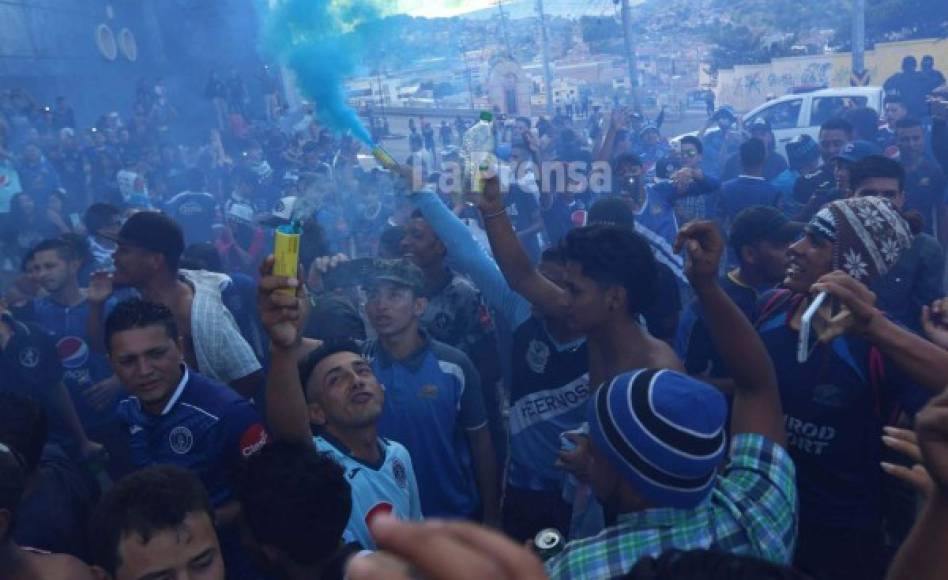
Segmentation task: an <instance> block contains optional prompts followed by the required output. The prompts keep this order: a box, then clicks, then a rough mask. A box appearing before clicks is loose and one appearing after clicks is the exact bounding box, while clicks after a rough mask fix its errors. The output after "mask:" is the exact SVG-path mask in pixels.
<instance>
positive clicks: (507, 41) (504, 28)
mask: <svg viewBox="0 0 948 580" xmlns="http://www.w3.org/2000/svg"><path fill="white" fill-rule="evenodd" d="M497 10H498V11H500V30H501V32H503V34H504V46H506V47H507V58H509V59H510V60H513V51H512V50H510V36H508V35H507V16H506V15H505V14H504V0H497Z"/></svg>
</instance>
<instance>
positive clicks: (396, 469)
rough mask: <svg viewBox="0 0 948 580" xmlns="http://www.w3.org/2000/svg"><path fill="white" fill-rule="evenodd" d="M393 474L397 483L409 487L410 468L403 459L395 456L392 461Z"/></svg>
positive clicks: (403, 487) (399, 485) (405, 487)
mask: <svg viewBox="0 0 948 580" xmlns="http://www.w3.org/2000/svg"><path fill="white" fill-rule="evenodd" d="M392 476H394V477H395V483H397V484H398V487H400V488H402V489H408V470H407V469H405V464H404V463H402V460H401V459H398V458H397V457H396V458H395V461H393V462H392Z"/></svg>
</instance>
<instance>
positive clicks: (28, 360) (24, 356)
mask: <svg viewBox="0 0 948 580" xmlns="http://www.w3.org/2000/svg"><path fill="white" fill-rule="evenodd" d="M19 360H20V366H23V367H26V368H28V369H35V368H36V366H37V365H38V364H39V362H40V355H39V351H38V350H36V349H35V348H33V347H27V348H24V349H23V350H21V351H20V356H19Z"/></svg>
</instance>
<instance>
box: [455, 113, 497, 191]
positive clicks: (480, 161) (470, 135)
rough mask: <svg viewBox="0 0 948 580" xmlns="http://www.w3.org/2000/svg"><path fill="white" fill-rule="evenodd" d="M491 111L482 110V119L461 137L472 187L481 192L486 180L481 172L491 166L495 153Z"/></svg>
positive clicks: (463, 156)
mask: <svg viewBox="0 0 948 580" xmlns="http://www.w3.org/2000/svg"><path fill="white" fill-rule="evenodd" d="M493 119H494V116H493V115H492V114H491V113H490V111H482V112H481V118H480V120H479V121H478V122H477V123H475V124H474V126H473V127H471V128H470V129H468V130H467V131H465V132H464V137H463V138H462V139H461V158H462V159H463V160H464V162H465V165H466V166H467V172H468V175H470V176H471V180H472V183H471V185H472V188H473V189H474V191H476V192H478V193H480V192H481V191H483V189H484V180H483V179H482V178H481V176H480V174H481V172H482V171H484V170H486V169H487V168H489V167H490V165H491V163H492V161H493V154H494V131H493V128H492V127H491V121H493Z"/></svg>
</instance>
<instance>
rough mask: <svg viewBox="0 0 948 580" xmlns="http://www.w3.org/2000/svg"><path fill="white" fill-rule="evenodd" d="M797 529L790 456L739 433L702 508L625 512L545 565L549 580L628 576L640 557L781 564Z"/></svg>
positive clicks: (790, 554) (767, 442)
mask: <svg viewBox="0 0 948 580" xmlns="http://www.w3.org/2000/svg"><path fill="white" fill-rule="evenodd" d="M796 531H797V489H796V481H795V475H794V467H793V462H792V461H791V459H790V456H789V455H787V453H786V451H784V450H783V449H782V448H781V447H780V446H779V445H777V444H775V443H774V442H772V441H770V440H768V439H766V438H764V437H763V436H761V435H756V434H741V435H738V436H737V437H735V438H734V441H733V442H732V444H731V454H730V461H729V463H728V465H727V467H726V468H725V469H724V472H723V473H722V474H720V475H719V476H718V478H717V483H716V484H715V486H714V489H713V490H712V491H711V495H710V497H709V498H708V499H707V500H706V501H704V502H703V503H702V504H701V505H699V506H698V507H696V508H694V509H690V510H683V509H675V508H657V509H649V510H645V511H642V512H636V513H629V514H623V515H621V516H619V521H618V523H617V524H616V525H615V526H613V527H611V528H607V529H605V530H603V531H602V532H601V533H600V534H599V535H597V536H594V537H592V538H587V539H584V540H577V541H575V542H570V543H569V544H568V545H567V546H566V549H565V550H564V551H563V552H562V553H561V554H558V555H557V556H555V557H554V558H552V559H550V561H549V562H547V564H546V567H547V571H548V572H549V574H550V578H551V580H566V579H569V580H577V579H583V580H595V579H600V578H603V579H605V578H613V577H617V576H621V575H624V574H626V573H628V572H629V570H630V569H631V568H632V567H633V566H634V565H635V563H636V561H638V560H639V559H640V558H642V557H645V556H658V555H659V554H661V553H662V552H664V551H666V550H669V549H678V550H695V549H703V548H712V549H716V550H719V551H724V552H730V553H733V554H740V555H745V556H755V557H758V558H763V559H765V560H769V561H771V562H775V563H778V564H787V563H789V562H790V560H791V558H792V557H793V548H794V541H795V539H796Z"/></svg>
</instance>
